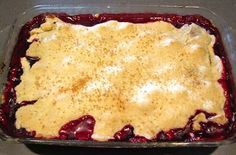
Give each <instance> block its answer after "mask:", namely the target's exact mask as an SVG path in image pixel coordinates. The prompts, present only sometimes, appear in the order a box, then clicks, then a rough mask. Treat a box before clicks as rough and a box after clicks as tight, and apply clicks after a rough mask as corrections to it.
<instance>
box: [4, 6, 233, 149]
mask: <svg viewBox="0 0 236 155" xmlns="http://www.w3.org/2000/svg"><path fill="white" fill-rule="evenodd" d="M45 12H56V13H60V12H63V13H68V14H70V15H75V14H96V13H173V14H180V15H193V14H199V15H202V16H204V17H205V18H207V19H210V20H211V22H212V23H213V24H214V25H215V26H216V27H217V28H218V29H219V31H220V34H221V37H222V40H223V43H224V46H225V49H226V52H227V55H228V58H229V61H230V63H231V65H232V73H233V78H234V81H235V78H236V52H235V50H236V44H235V40H234V38H233V35H232V32H231V31H230V27H229V26H228V25H227V23H226V22H225V21H224V20H223V19H222V18H220V17H219V16H217V15H216V13H214V12H213V11H211V10H209V9H206V8H203V7H199V6H176V5H174V6H170V5H127V6H125V7H124V6H119V5H111V6H107V5H97V6H90V5H81V6H73V5H66V6H59V5H52V6H51V5H39V6H35V7H33V8H31V9H29V10H27V11H25V12H23V13H22V14H20V15H18V17H17V18H16V20H15V22H14V23H12V25H9V26H8V27H6V28H5V29H3V30H1V31H0V38H1V39H0V40H1V41H0V90H1V91H2V90H3V87H4V84H5V83H6V78H7V73H8V65H9V63H10V59H11V54H12V52H13V48H14V45H15V43H16V39H17V36H18V33H19V30H20V29H21V27H22V26H23V25H24V24H25V23H26V22H27V21H29V20H30V19H32V18H33V17H35V16H37V15H39V14H41V13H45ZM3 64H4V65H3ZM1 93H2V92H1ZM0 103H2V99H1V98H0ZM0 139H1V140H3V141H6V142H14V143H25V144H46V145H63V146H79V147H103V148H154V147H216V146H219V145H223V144H230V143H234V142H236V134H234V135H233V136H231V137H229V138H228V139H225V140H221V141H202V142H148V143H130V142H95V141H78V140H45V139H34V138H13V137H10V136H8V135H6V134H4V133H3V132H2V131H1V129H0Z"/></svg>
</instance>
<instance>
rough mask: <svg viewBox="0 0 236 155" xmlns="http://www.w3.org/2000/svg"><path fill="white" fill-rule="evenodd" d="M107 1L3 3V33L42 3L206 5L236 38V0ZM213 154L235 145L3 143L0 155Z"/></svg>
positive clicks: (228, 153)
mask: <svg viewBox="0 0 236 155" xmlns="http://www.w3.org/2000/svg"><path fill="white" fill-rule="evenodd" d="M126 1H127V0H120V1H108V0H83V1H78V0H67V1H65V0H57V1H56V0H24V1H19V0H0V30H2V29H4V28H5V27H7V26H8V25H10V24H11V23H12V22H13V21H14V20H15V18H16V16H17V15H18V14H19V13H22V12H24V11H25V10H26V9H29V8H31V7H33V6H35V5H41V4H51V5H54V4H61V5H63V4H65V3H67V4H75V5H80V4H92V5H96V4H101V3H103V4H106V5H112V4H117V3H119V4H120V5H127V4H129V3H132V4H142V3H145V4H161V5H176V4H177V5H191V6H203V7H206V8H208V9H210V10H214V12H215V13H216V14H218V15H219V16H220V17H222V18H224V19H225V21H226V22H227V23H228V25H229V26H230V28H231V29H232V32H233V34H234V37H236V16H235V9H236V0H224V1H223V0H207V1H205V0H195V1H189V0H179V1H178V2H176V1H173V0H143V1H139V0H138V1H134V0H129V2H126ZM133 153H136V154H166V155H167V154H168V155H172V154H181V155H184V154H212V155H221V154H224V155H234V154H236V143H235V144H231V145H225V146H220V147H218V148H162V149H160V148H159V149H158V148H156V149H88V148H75V147H58V146H42V145H37V146H36V145H24V144H9V143H5V142H0V155H18V154H22V155H23V154H24V155H35V154H84V155H85V154H133Z"/></svg>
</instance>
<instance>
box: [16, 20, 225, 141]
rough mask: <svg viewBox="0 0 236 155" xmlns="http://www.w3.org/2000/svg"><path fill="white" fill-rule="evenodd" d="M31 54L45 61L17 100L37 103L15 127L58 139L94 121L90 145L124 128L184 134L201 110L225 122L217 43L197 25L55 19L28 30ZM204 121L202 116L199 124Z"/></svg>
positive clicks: (28, 72) (26, 77)
mask: <svg viewBox="0 0 236 155" xmlns="http://www.w3.org/2000/svg"><path fill="white" fill-rule="evenodd" d="M34 39H38V42H33V43H32V44H31V45H30V47H29V49H28V50H27V55H29V56H38V57H39V58H40V61H38V62H37V63H35V64H34V65H33V67H32V68H30V67H29V63H28V62H27V61H26V59H25V58H23V59H22V65H23V69H24V73H23V75H22V76H21V80H22V82H21V83H20V84H19V85H18V86H17V87H16V94H17V101H19V102H21V101H25V100H26V101H30V100H37V102H36V103H35V104H33V105H28V106H24V107H21V108H20V109H19V110H18V111H17V113H16V126H17V128H20V127H24V128H26V129H27V130H35V131H36V133H37V135H36V136H44V137H48V138H49V137H54V136H57V135H58V131H59V129H60V127H61V126H62V125H64V124H65V123H67V122H69V121H70V120H74V119H77V118H79V117H80V116H82V115H86V114H90V115H92V116H93V117H94V118H95V120H96V125H95V130H94V134H93V138H94V139H97V140H107V139H108V138H111V137H112V136H113V134H114V133H115V132H116V131H118V130H120V129H121V128H122V127H123V126H124V125H126V124H131V125H133V126H134V129H135V130H134V132H135V134H138V135H143V136H146V137H147V138H152V137H154V136H155V134H156V133H158V132H159V131H161V130H169V129H171V128H177V127H183V126H184V125H185V124H186V123H187V121H188V118H189V117H190V116H191V115H193V114H194V112H195V111H196V110H197V109H203V110H205V111H207V112H211V113H216V114H217V115H216V116H217V117H214V118H213V119H212V121H215V122H217V123H221V124H223V123H226V122H227V119H226V117H225V114H224V111H223V106H224V102H225V97H224V93H223V89H222V87H221V86H220V84H219V83H218V82H217V80H218V79H219V78H220V76H221V72H222V64H221V61H220V59H219V58H218V57H217V56H215V55H214V53H213V49H212V46H213V43H214V41H215V39H214V36H211V35H209V34H208V33H207V32H206V31H205V30H204V29H203V28H201V27H199V26H197V25H195V24H192V25H189V26H188V25H185V26H183V27H182V28H181V29H177V28H175V27H174V26H172V25H171V24H169V23H166V22H153V23H146V24H131V23H121V22H116V21H109V22H106V23H103V24H98V25H96V26H93V27H85V26H81V25H71V24H67V23H64V22H62V21H60V20H59V19H57V18H47V21H46V23H45V24H43V25H41V27H40V28H38V29H34V30H32V31H31V37H30V38H29V42H31V41H32V40H34ZM195 120H196V121H195V122H196V123H195V124H194V127H195V129H198V128H199V125H198V122H200V121H207V119H206V118H205V117H204V116H199V117H196V118H195Z"/></svg>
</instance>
